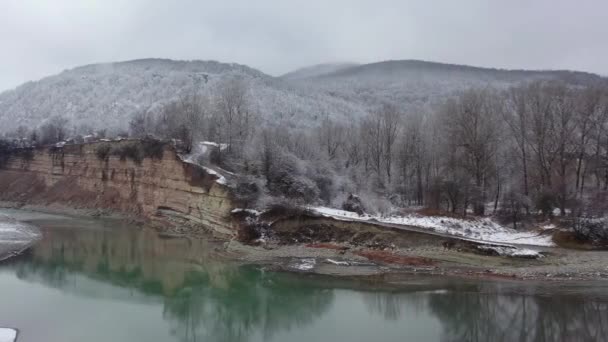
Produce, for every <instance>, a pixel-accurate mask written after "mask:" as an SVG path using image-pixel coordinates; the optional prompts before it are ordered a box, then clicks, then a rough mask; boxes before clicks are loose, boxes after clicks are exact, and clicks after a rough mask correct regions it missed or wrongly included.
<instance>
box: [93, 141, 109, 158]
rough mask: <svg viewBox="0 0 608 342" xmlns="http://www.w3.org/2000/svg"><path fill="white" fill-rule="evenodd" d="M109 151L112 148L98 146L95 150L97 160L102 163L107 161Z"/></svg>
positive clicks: (103, 145)
mask: <svg viewBox="0 0 608 342" xmlns="http://www.w3.org/2000/svg"><path fill="white" fill-rule="evenodd" d="M111 151H112V146H110V144H105V143H104V144H99V145H97V147H96V148H95V155H96V156H97V159H99V160H101V161H104V160H107V159H108V157H109V156H110V152H111Z"/></svg>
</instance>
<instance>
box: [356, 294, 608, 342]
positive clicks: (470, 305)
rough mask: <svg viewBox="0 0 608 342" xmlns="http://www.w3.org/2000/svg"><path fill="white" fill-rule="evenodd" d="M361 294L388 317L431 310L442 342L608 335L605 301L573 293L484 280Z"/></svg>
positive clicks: (372, 308) (585, 338)
mask: <svg viewBox="0 0 608 342" xmlns="http://www.w3.org/2000/svg"><path fill="white" fill-rule="evenodd" d="M363 296H364V297H363V299H364V302H365V303H366V305H367V308H368V310H369V311H370V312H372V313H378V314H382V315H383V316H384V317H385V318H386V319H390V320H398V319H400V316H401V312H402V311H405V307H406V306H407V307H408V310H416V311H417V312H423V311H429V312H430V314H432V315H434V316H436V317H437V318H438V319H439V321H440V322H441V325H442V326H443V333H442V335H443V338H442V340H443V341H446V342H450V341H531V342H541V341H543V342H544V341H602V340H606V336H608V302H605V301H604V302H602V301H597V300H595V299H593V298H589V297H582V296H577V295H573V294H570V295H568V294H559V295H556V296H547V295H542V294H531V293H528V294H526V293H513V292H511V293H510V294H509V293H501V289H500V286H499V285H497V284H490V283H485V284H477V285H470V284H469V285H466V286H459V287H458V288H455V289H451V290H443V291H418V289H413V290H411V291H409V292H398V293H366V294H364V295H363ZM412 307H413V308H412Z"/></svg>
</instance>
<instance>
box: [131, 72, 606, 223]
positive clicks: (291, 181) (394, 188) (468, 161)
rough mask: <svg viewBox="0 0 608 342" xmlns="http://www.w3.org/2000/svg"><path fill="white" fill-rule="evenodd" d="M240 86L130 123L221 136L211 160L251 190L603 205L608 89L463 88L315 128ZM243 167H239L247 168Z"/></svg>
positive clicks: (512, 211)
mask: <svg viewBox="0 0 608 342" xmlns="http://www.w3.org/2000/svg"><path fill="white" fill-rule="evenodd" d="M251 103H252V98H251V96H250V94H249V93H248V88H247V87H246V86H245V85H243V84H242V83H241V81H239V80H238V79H232V80H229V81H226V82H224V83H223V84H222V86H221V87H218V89H217V93H216V94H215V95H214V96H213V97H201V96H195V95H193V96H191V97H184V98H182V99H181V100H179V101H176V102H174V103H172V104H170V105H168V106H166V107H164V108H163V110H161V111H160V113H158V114H155V115H150V114H145V113H140V114H138V115H136V116H135V117H134V119H133V120H132V122H131V133H132V134H135V135H139V136H141V135H143V134H149V133H153V134H156V135H159V136H163V137H171V138H175V139H180V140H183V141H185V142H188V143H187V144H186V146H192V143H191V141H198V140H211V141H215V142H219V143H223V144H227V146H228V147H227V149H225V150H221V149H219V148H218V149H217V151H214V153H212V155H211V157H210V158H209V159H210V160H208V162H212V163H215V164H216V165H218V166H219V167H221V168H224V169H226V170H229V171H231V172H236V173H238V174H241V175H244V176H243V181H244V182H249V183H253V184H256V186H250V187H247V188H249V189H252V188H255V189H257V190H256V191H254V193H255V194H257V195H259V196H261V197H264V196H262V195H264V194H265V195H270V196H273V197H285V198H288V199H291V200H294V201H299V202H302V203H319V204H325V205H334V206H341V205H342V202H343V201H344V199H345V198H346V197H347V196H348V195H349V194H358V195H360V196H361V197H362V198H363V201H364V202H365V203H366V205H367V207H368V210H370V211H381V212H386V211H388V210H390V208H394V207H406V206H425V207H430V208H434V209H439V210H445V211H450V212H454V213H459V214H462V215H466V214H467V213H469V212H472V213H474V214H476V215H484V214H489V213H495V214H501V215H507V216H509V217H510V218H512V219H513V220H514V221H517V220H518V217H520V216H523V215H527V214H530V213H533V214H537V213H538V214H541V215H544V216H551V215H553V214H554V212H556V213H558V214H559V215H561V216H567V215H570V214H571V215H576V214H581V213H582V212H585V213H586V214H589V215H601V214H603V212H604V209H605V208H603V206H602V203H604V201H603V200H601V199H602V198H603V197H604V196H605V194H606V193H608V192H607V191H608V88H606V87H605V86H602V85H593V86H571V85H568V84H565V83H561V82H556V81H536V82H529V83H525V84H521V85H517V86H513V87H510V88H507V89H493V88H484V89H471V90H467V91H463V92H460V93H459V94H457V95H455V96H453V97H451V98H449V99H448V100H446V101H444V103H442V104H441V105H439V106H437V107H436V108H433V109H430V110H426V111H416V112H404V111H402V110H401V109H400V108H399V106H396V105H394V104H383V105H380V106H378V107H377V108H376V109H375V110H372V111H370V113H369V114H368V115H367V116H366V117H364V118H362V119H357V120H352V121H351V122H343V121H334V120H333V119H332V118H331V117H330V116H329V115H327V116H326V117H324V118H322V119H321V124H320V125H319V126H318V127H316V128H314V129H300V128H298V127H295V128H293V127H289V126H287V125H285V124H284V123H283V122H279V123H277V124H272V123H266V122H262V121H261V120H260V113H258V112H256V111H255V109H253V108H255V107H254V106H251ZM245 175H246V176H245Z"/></svg>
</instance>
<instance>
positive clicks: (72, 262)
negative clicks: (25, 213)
mask: <svg viewBox="0 0 608 342" xmlns="http://www.w3.org/2000/svg"><path fill="white" fill-rule="evenodd" d="M212 250H213V246H209V245H207V244H206V243H205V242H204V241H202V240H201V241H195V240H186V239H159V238H158V237H157V236H156V235H154V234H142V233H139V232H115V231H96V230H91V231H80V232H78V233H77V234H75V233H74V231H73V230H65V231H64V230H54V231H53V234H47V235H46V236H45V238H44V239H43V240H42V241H41V242H40V243H39V244H38V245H36V246H35V247H34V248H33V249H32V250H31V252H30V254H29V255H28V256H27V257H24V258H21V259H20V260H18V261H16V262H15V263H14V265H13V267H15V272H16V274H17V276H18V277H19V278H21V279H28V280H34V281H42V282H44V283H45V284H46V285H49V286H51V287H55V288H59V289H62V290H63V291H67V292H72V293H80V294H82V293H84V292H85V291H86V296H95V295H96V294H95V293H94V290H93V291H88V289H84V290H83V289H82V288H79V286H80V285H79V282H78V280H77V279H75V275H85V276H87V277H89V278H91V279H94V280H97V281H101V282H103V283H110V284H112V285H116V286H118V287H120V288H133V289H137V290H138V291H139V292H140V293H142V294H143V295H148V296H153V297H157V298H158V297H161V298H162V302H163V317H164V319H165V320H167V321H168V322H170V325H171V329H172V331H171V333H172V334H173V335H174V336H176V337H177V338H178V339H179V340H181V341H247V340H248V337H249V336H251V335H252V334H260V335H261V336H262V337H264V339H267V338H269V337H271V336H272V335H273V334H274V333H275V332H277V331H281V330H289V329H290V328H292V327H295V326H302V325H307V324H310V323H312V322H313V321H314V320H315V319H318V318H320V317H321V316H322V314H323V313H324V312H326V311H327V310H328V308H329V307H330V306H331V305H332V302H333V298H334V293H333V291H332V290H328V289H326V288H323V287H320V286H316V285H314V283H303V282H301V281H300V280H301V278H298V277H297V276H294V275H290V274H278V273H265V272H263V271H261V270H259V269H258V268H255V267H239V266H236V265H233V264H230V263H228V262H226V261H221V260H218V259H217V258H216V257H214V256H211V255H210V254H209V251H212ZM87 284H88V283H87ZM85 286H90V284H88V285H85ZM91 292H92V293H91ZM99 295H101V294H99ZM104 295H105V294H104ZM114 295H115V296H117V298H116V299H118V300H130V298H125V297H124V293H119V291H115V293H114ZM118 296H121V297H118Z"/></svg>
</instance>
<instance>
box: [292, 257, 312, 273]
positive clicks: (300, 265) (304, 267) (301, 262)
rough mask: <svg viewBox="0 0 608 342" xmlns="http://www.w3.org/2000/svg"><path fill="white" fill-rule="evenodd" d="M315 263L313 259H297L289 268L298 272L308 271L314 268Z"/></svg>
mask: <svg viewBox="0 0 608 342" xmlns="http://www.w3.org/2000/svg"><path fill="white" fill-rule="evenodd" d="M316 264H317V261H316V260H315V259H313V258H305V259H298V260H296V261H295V262H294V263H292V264H291V265H290V267H291V268H293V269H296V270H300V271H310V270H312V269H313V268H315V265H316Z"/></svg>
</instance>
